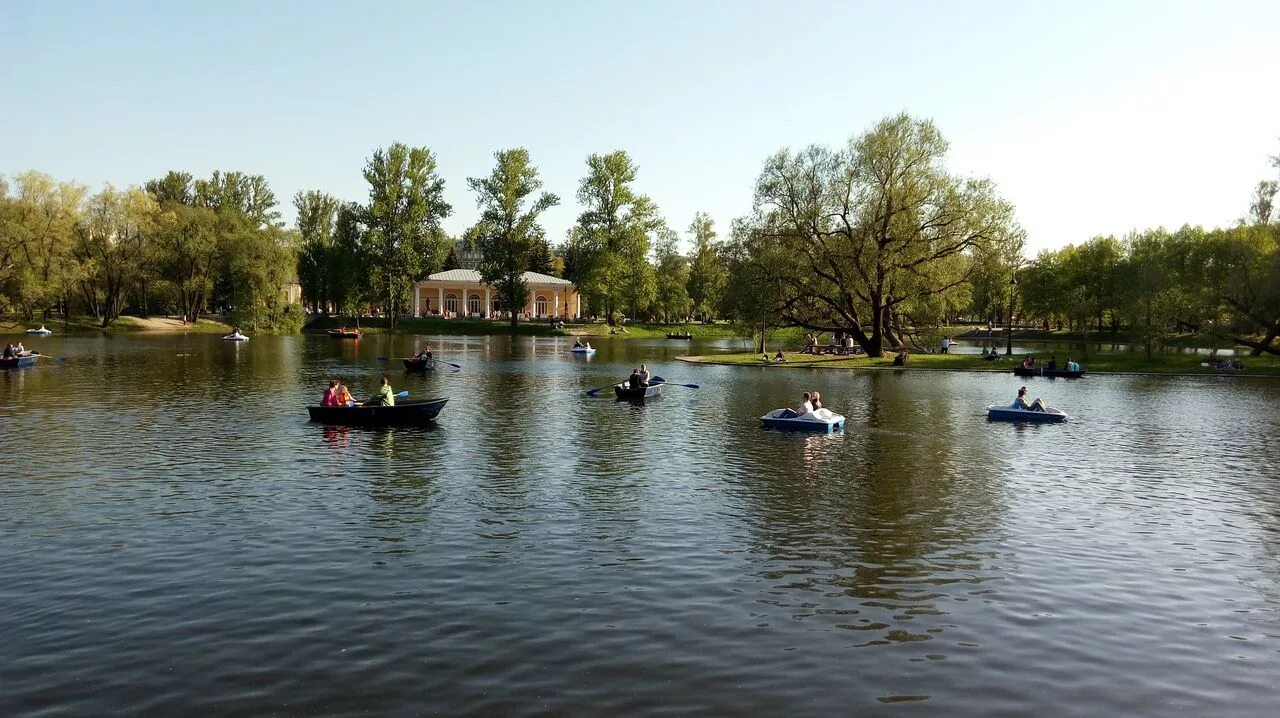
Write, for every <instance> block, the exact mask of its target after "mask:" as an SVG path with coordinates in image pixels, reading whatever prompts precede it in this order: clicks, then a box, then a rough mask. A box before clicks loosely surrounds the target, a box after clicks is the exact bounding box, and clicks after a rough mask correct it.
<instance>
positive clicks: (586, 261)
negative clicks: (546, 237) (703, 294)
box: [566, 150, 663, 324]
mask: <svg viewBox="0 0 1280 718" xmlns="http://www.w3.org/2000/svg"><path fill="white" fill-rule="evenodd" d="M638 172H639V170H638V168H637V167H636V165H635V163H634V162H632V161H631V157H630V156H628V155H627V153H626V152H623V151H621V150H618V151H616V152H611V153H609V154H607V155H599V154H593V155H591V156H589V157H588V158H587V176H586V177H584V178H583V179H582V182H581V183H580V185H579V187H578V202H579V203H580V204H582V205H583V207H585V209H584V210H583V212H582V214H580V215H579V216H578V224H577V230H578V233H577V234H576V235H575V236H574V243H575V245H576V246H574V247H573V248H572V251H573V252H574V254H575V257H574V262H573V269H574V275H573V276H571V277H570V278H571V279H572V280H573V281H574V282H575V283H576V284H577V285H578V287H579V290H580V291H582V292H583V293H584V294H587V295H588V296H590V297H591V298H593V299H594V300H595V302H597V303H598V304H599V305H600V307H601V308H603V309H604V312H605V316H606V318H607V319H608V321H609V323H610V324H612V323H614V321H615V320H616V311H617V309H618V308H619V307H622V306H628V305H630V306H631V307H632V310H633V311H635V309H636V305H638V304H640V303H641V302H643V301H644V300H645V298H646V294H648V296H649V297H650V298H651V297H652V292H651V291H650V288H651V287H652V286H653V282H652V272H653V267H652V265H650V264H649V263H648V262H647V261H646V260H647V258H648V255H649V245H650V238H649V235H650V233H651V232H655V231H657V230H658V229H659V228H661V227H662V226H663V224H662V219H661V218H660V217H659V216H658V211H657V206H656V205H654V203H653V201H652V200H651V199H649V198H648V197H647V196H645V195H642V194H638V193H636V191H635V189H634V188H633V187H632V184H633V183H634V182H635V180H636V176H637V174H638ZM568 263H569V262H568V260H567V259H566V264H568Z"/></svg>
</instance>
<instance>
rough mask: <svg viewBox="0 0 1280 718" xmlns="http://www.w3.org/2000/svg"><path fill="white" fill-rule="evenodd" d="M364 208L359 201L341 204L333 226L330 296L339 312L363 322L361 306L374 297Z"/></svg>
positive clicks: (330, 252) (329, 269)
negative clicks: (366, 266)
mask: <svg viewBox="0 0 1280 718" xmlns="http://www.w3.org/2000/svg"><path fill="white" fill-rule="evenodd" d="M363 220H364V208H362V207H361V206H360V205H359V204H356V203H355V202H347V203H344V204H341V205H339V207H338V211H337V214H336V218H335V220H334V228H333V246H332V248H331V249H330V251H329V254H328V264H327V266H326V272H327V273H328V276H329V299H330V301H332V302H333V304H334V307H335V309H336V310H337V312H338V314H339V315H343V316H350V317H355V319H356V324H357V325H358V324H359V322H360V305H361V304H362V303H364V302H366V301H368V300H369V298H370V297H371V296H372V288H371V287H370V285H369V282H368V278H369V274H370V273H369V271H368V270H366V269H365V261H366V258H367V257H368V256H369V253H367V252H365V251H364V248H363V247H362V242H363V239H364V236H365V228H364V226H363V224H362V222H363Z"/></svg>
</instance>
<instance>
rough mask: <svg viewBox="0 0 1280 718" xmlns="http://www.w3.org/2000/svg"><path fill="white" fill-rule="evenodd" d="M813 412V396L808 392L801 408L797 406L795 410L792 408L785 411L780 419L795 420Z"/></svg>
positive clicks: (779, 416) (801, 403)
mask: <svg viewBox="0 0 1280 718" xmlns="http://www.w3.org/2000/svg"><path fill="white" fill-rule="evenodd" d="M811 411H813V394H811V393H810V392H807V391H806V392H805V393H804V399H803V400H802V401H801V402H800V406H797V407H796V408H794V409H791V408H787V409H783V410H782V413H781V414H779V415H778V418H779V419H794V418H796V417H797V416H804V415H805V414H808V413H809V412H811Z"/></svg>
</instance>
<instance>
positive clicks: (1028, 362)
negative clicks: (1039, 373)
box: [1022, 357, 1031, 369]
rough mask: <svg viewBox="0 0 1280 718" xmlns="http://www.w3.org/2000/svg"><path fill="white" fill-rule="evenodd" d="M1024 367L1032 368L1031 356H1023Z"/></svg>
mask: <svg viewBox="0 0 1280 718" xmlns="http://www.w3.org/2000/svg"><path fill="white" fill-rule="evenodd" d="M1022 368H1023V369H1030V368H1031V357H1023V358H1022Z"/></svg>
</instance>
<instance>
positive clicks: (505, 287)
mask: <svg viewBox="0 0 1280 718" xmlns="http://www.w3.org/2000/svg"><path fill="white" fill-rule="evenodd" d="M493 157H494V160H496V164H495V166H494V168H493V171H492V172H491V173H490V174H489V176H488V177H471V178H468V179H467V186H469V187H470V188H471V190H472V191H473V192H475V193H476V205H477V206H478V207H479V208H480V221H479V222H477V223H476V225H475V227H474V228H473V229H472V230H471V232H470V234H471V236H472V237H474V239H475V241H476V244H477V245H478V246H479V248H480V251H481V253H482V255H483V257H484V259H483V260H482V261H481V262H480V276H481V277H482V278H483V279H484V281H485V283H487V284H489V285H490V286H492V287H493V288H494V289H496V290H498V297H499V298H500V299H501V300H502V305H503V306H504V307H506V308H507V309H508V310H509V311H508V313H509V314H510V315H511V330H512V331H513V332H514V331H515V328H516V323H517V321H518V315H519V313H520V308H521V307H523V306H524V305H525V302H526V299H527V297H528V294H529V288H528V286H527V285H526V283H525V281H524V272H525V268H526V267H528V266H529V264H530V262H531V260H532V258H533V253H534V250H535V249H536V248H537V247H538V245H539V243H541V242H543V241H544V235H543V230H542V227H541V226H540V225H539V224H538V215H540V214H542V213H543V212H545V211H546V210H547V209H549V208H551V207H554V206H556V205H557V204H560V198H559V197H557V196H556V195H554V194H551V193H550V192H543V193H542V194H539V195H538V196H537V197H536V198H534V199H533V200H532V202H529V199H530V197H531V196H532V195H534V193H536V192H537V191H538V190H540V189H542V181H541V180H540V179H538V168H537V167H534V166H533V165H532V164H531V163H530V161H529V151H528V150H526V149H524V148H523V147H519V148H516V149H512V150H499V151H498V152H495V153H494V155H493Z"/></svg>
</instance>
